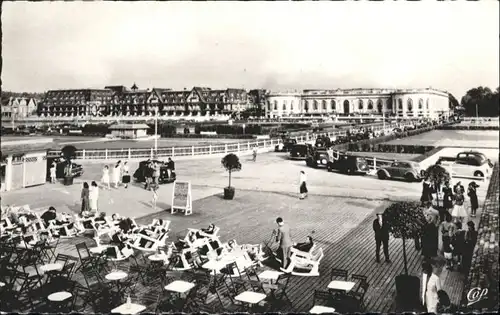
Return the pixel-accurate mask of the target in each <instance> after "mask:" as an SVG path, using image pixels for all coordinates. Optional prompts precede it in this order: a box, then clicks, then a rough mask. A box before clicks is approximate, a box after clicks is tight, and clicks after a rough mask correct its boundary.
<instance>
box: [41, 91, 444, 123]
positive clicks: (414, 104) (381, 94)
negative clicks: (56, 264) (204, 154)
mask: <svg viewBox="0 0 500 315" xmlns="http://www.w3.org/2000/svg"><path fill="white" fill-rule="evenodd" d="M253 91H259V90H253ZM263 96H265V97H264V101H263V102H260V101H259V102H256V101H255V99H254V97H252V91H250V92H248V93H247V92H246V91H245V90H242V89H225V90H212V89H210V88H206V87H194V88H192V89H191V90H186V89H184V90H182V91H173V90H171V89H158V88H153V89H151V90H149V89H148V90H139V89H138V88H137V87H136V86H135V84H134V86H133V87H132V88H131V90H128V89H126V88H125V87H124V86H108V87H106V88H104V89H81V90H51V91H48V92H47V93H46V95H45V98H44V99H43V101H42V102H41V104H40V106H39V107H38V114H39V115H40V116H43V117H58V116H59V117H64V116H66V117H68V116H69V117H86V116H104V117H116V116H131V117H141V116H153V115H155V112H156V111H158V115H160V116H164V117H200V116H204V117H206V116H209V117H210V116H220V115H230V114H232V113H235V112H241V111H243V110H245V109H249V108H250V107H252V106H256V107H262V106H264V107H265V108H264V109H265V115H266V117H269V118H278V117H281V118H284V117H311V116H313V117H314V116H318V117H326V116H332V115H337V116H366V115H373V116H382V115H385V116H392V117H398V118H432V119H438V118H439V117H447V116H448V115H449V101H448V99H449V94H448V93H447V92H443V91H440V90H436V89H432V88H427V89H336V90H304V91H296V92H272V91H266V92H265V93H263Z"/></svg>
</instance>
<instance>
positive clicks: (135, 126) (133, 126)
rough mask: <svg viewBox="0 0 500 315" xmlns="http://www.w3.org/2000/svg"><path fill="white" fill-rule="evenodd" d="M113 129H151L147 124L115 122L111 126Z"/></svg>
mask: <svg viewBox="0 0 500 315" xmlns="http://www.w3.org/2000/svg"><path fill="white" fill-rule="evenodd" d="M109 129H111V130H137V129H149V126H148V125H146V124H115V125H111V126H110V127H109Z"/></svg>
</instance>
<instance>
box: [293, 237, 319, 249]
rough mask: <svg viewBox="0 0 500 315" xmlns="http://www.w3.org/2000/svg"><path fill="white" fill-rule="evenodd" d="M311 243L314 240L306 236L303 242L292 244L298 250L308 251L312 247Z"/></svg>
mask: <svg viewBox="0 0 500 315" xmlns="http://www.w3.org/2000/svg"><path fill="white" fill-rule="evenodd" d="M313 245H314V242H313V239H312V237H311V236H308V237H307V241H305V242H304V243H298V244H295V245H293V247H294V248H296V249H298V250H300V251H301V252H306V253H308V252H309V251H310V250H311V248H312V247H313Z"/></svg>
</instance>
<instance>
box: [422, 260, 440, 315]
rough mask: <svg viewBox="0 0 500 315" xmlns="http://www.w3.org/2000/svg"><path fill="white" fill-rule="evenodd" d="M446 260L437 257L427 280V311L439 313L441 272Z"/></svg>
mask: <svg viewBox="0 0 500 315" xmlns="http://www.w3.org/2000/svg"><path fill="white" fill-rule="evenodd" d="M443 265H444V262H443V261H442V259H437V260H436V261H435V262H434V264H433V266H432V274H431V276H430V277H429V280H427V288H426V291H425V305H426V306H427V312H429V313H437V306H438V302H439V298H438V291H439V290H441V279H440V276H441V272H442V271H443Z"/></svg>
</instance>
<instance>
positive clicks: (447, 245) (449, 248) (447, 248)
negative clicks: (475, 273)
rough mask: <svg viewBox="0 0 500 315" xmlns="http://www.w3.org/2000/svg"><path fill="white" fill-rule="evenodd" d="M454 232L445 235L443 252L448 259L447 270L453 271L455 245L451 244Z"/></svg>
mask: <svg viewBox="0 0 500 315" xmlns="http://www.w3.org/2000/svg"><path fill="white" fill-rule="evenodd" d="M452 236H453V232H452V230H450V231H449V232H448V233H447V234H445V235H443V237H442V239H443V252H444V258H445V259H446V269H448V270H451V269H453V245H452V244H451V240H452Z"/></svg>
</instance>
